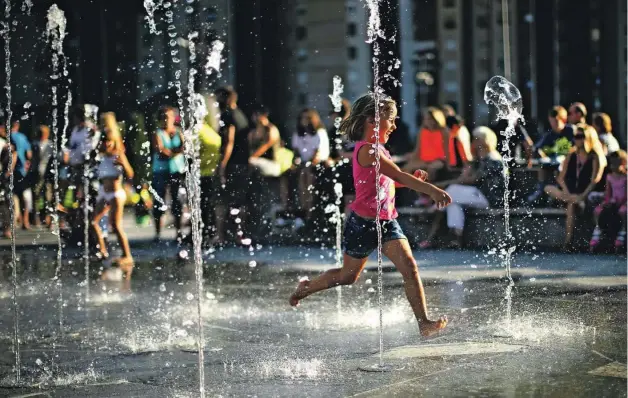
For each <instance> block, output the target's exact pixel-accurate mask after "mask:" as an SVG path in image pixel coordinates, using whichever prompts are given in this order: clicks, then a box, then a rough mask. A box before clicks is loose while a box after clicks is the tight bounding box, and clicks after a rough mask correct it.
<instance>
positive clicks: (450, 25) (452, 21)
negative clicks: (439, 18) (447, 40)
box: [445, 18, 458, 30]
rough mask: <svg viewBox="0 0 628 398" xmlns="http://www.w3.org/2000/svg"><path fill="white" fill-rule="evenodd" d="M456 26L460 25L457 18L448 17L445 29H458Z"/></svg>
mask: <svg viewBox="0 0 628 398" xmlns="http://www.w3.org/2000/svg"><path fill="white" fill-rule="evenodd" d="M456 26H458V24H457V23H456V20H455V19H453V18H447V19H446V20H445V29H449V30H454V29H456Z"/></svg>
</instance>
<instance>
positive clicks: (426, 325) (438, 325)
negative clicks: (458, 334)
mask: <svg viewBox="0 0 628 398" xmlns="http://www.w3.org/2000/svg"><path fill="white" fill-rule="evenodd" d="M446 326H447V317H446V316H441V317H440V318H439V319H438V320H437V321H430V320H425V321H421V322H419V329H420V330H421V336H423V337H429V336H432V335H433V334H435V333H438V332H440V331H441V330H443V329H445V327H446Z"/></svg>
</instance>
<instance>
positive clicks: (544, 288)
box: [0, 243, 626, 397]
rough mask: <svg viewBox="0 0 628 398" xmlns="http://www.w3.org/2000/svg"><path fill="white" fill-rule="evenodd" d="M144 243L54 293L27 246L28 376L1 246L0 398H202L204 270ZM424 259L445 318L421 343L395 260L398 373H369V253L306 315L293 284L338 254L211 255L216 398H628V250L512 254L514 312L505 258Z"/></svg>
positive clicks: (50, 268)
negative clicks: (121, 270)
mask: <svg viewBox="0 0 628 398" xmlns="http://www.w3.org/2000/svg"><path fill="white" fill-rule="evenodd" d="M135 246H136V247H135V248H134V253H135V255H136V258H137V259H139V261H138V264H137V268H136V271H135V272H134V274H133V278H132V280H131V281H130V282H128V283H125V282H102V281H98V280H97V279H98V275H97V273H98V271H99V266H98V265H97V264H91V265H90V273H91V275H90V282H89V284H86V283H85V266H84V262H83V260H82V259H81V258H80V257H78V258H74V257H73V255H76V254H77V253H76V252H72V251H70V250H68V251H67V252H66V255H64V261H63V267H62V271H61V278H60V281H61V285H59V284H58V283H57V281H55V280H53V277H54V270H55V257H56V252H55V251H54V250H50V249H49V248H44V249H42V250H37V249H35V248H31V249H27V248H21V249H19V250H18V256H19V260H20V261H19V264H20V265H19V270H20V275H19V288H18V297H17V302H18V305H19V336H20V360H21V365H20V373H21V382H20V384H18V385H16V383H15V369H14V367H15V355H14V353H13V343H12V341H13V340H12V336H13V330H14V329H13V327H14V322H13V320H14V315H13V307H12V295H11V289H12V286H11V281H10V279H9V276H10V269H9V268H8V267H7V266H6V264H8V260H9V258H8V257H7V254H8V253H9V252H8V251H6V250H4V251H3V252H2V253H4V254H5V255H4V257H3V258H2V260H3V262H2V263H3V264H5V266H4V267H3V272H2V280H1V284H0V299H1V300H2V303H1V305H0V311H1V312H0V319H2V323H1V324H0V327H1V329H0V333H1V334H0V338H1V339H0V358H1V359H0V396H9V397H26V396H32V397H39V396H41V397H87V396H89V397H92V396H93V397H146V396H150V397H157V396H159V397H195V396H199V393H198V390H199V386H198V362H197V346H196V336H197V332H196V330H197V319H198V318H197V305H196V297H197V291H196V285H195V282H194V267H193V265H192V264H190V263H189V262H187V261H186V260H184V259H181V258H180V256H179V255H177V254H176V250H174V249H173V248H174V246H168V245H167V244H166V243H161V244H159V245H152V244H147V243H142V244H139V243H136V244H135ZM415 254H416V256H417V260H418V261H419V263H420V267H421V275H422V276H423V278H424V281H425V284H426V285H427V294H428V301H429V306H430V310H431V312H432V314H433V315H440V314H446V315H447V316H448V317H449V320H450V326H449V327H448V328H447V331H446V332H445V333H442V334H441V335H439V336H437V337H434V338H431V339H422V338H420V337H419V333H418V328H417V325H416V321H415V320H414V318H413V316H412V313H411V311H410V309H409V306H408V304H407V302H406V300H405V297H404V295H403V289H402V280H401V277H400V275H399V274H398V273H397V272H395V271H394V269H393V268H392V265H391V264H390V263H388V262H386V261H385V262H384V271H385V272H384V304H383V314H384V318H383V321H384V352H383V363H384V364H385V365H388V366H389V367H390V371H388V372H380V373H374V372H365V371H363V370H360V369H361V368H368V367H369V366H372V365H374V364H377V363H378V362H379V355H378V344H379V336H378V314H379V311H378V307H377V293H376V286H377V279H376V278H377V272H376V269H375V265H376V263H375V261H371V262H370V263H369V266H368V269H367V270H366V272H365V273H364V274H363V275H362V276H361V277H360V280H359V281H358V282H357V283H356V284H355V285H353V286H351V287H344V288H342V290H341V291H339V290H336V289H332V290H329V291H327V292H324V293H321V294H318V295H315V296H312V297H310V298H308V299H306V300H304V301H303V303H302V305H301V306H300V307H299V308H298V309H296V310H295V309H293V308H291V307H289V306H288V303H287V297H288V295H289V294H290V292H291V291H292V289H293V288H294V286H295V284H296V282H297V280H298V279H299V278H300V277H302V276H306V275H308V276H313V275H315V274H316V273H318V272H320V271H321V270H323V269H326V268H329V267H331V266H333V262H334V259H333V250H330V249H321V248H320V247H271V246H261V245H258V246H255V245H254V246H253V247H252V250H251V249H239V248H231V249H224V250H218V251H211V250H209V251H205V252H204V258H205V261H206V265H205V290H204V292H203V298H204V303H203V307H202V313H203V326H204V333H205V340H204V341H205V350H204V355H205V360H204V367H205V368H204V369H205V386H206V392H207V396H212V397H214V396H223V397H226V396H234V397H241V396H258V397H267V396H268V397H270V396H272V397H295V396H307V397H319V396H325V397H346V396H364V397H377V396H399V397H408V396H428V397H431V396H434V397H442V396H445V397H448V396H555V397H575V396H582V397H591V396H600V397H601V396H606V397H615V396H626V260H625V257H618V256H588V255H557V254H528V255H523V254H522V255H519V256H516V257H515V261H514V268H513V274H514V278H515V283H516V287H515V290H514V295H513V315H512V319H511V321H510V322H508V321H507V320H506V319H505V314H506V312H505V311H506V306H505V301H504V291H505V285H506V282H505V280H504V269H503V268H502V267H501V266H500V263H499V259H498V258H497V257H496V256H495V255H494V254H490V253H482V252H471V251H427V252H416V253H415ZM87 288H89V290H88V289H87ZM60 294H61V300H62V301H60V297H59V295H60ZM87 297H88V300H86V298H87ZM60 302H63V306H62V307H61V306H60V305H59V303H60ZM60 324H62V325H63V326H62V327H60Z"/></svg>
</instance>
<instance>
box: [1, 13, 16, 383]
mask: <svg viewBox="0 0 628 398" xmlns="http://www.w3.org/2000/svg"><path fill="white" fill-rule="evenodd" d="M10 21H11V2H10V1H5V2H4V22H3V24H2V25H3V26H2V36H3V38H4V55H5V61H4V73H5V75H6V78H5V83H4V88H5V90H6V95H7V109H6V113H7V117H6V126H7V135H8V137H7V140H8V142H9V143H8V144H7V148H8V150H9V170H13V153H12V152H13V151H12V148H11V144H10V142H11V117H12V116H13V112H12V111H11V46H10V42H11V24H10ZM13 179H14V172H11V174H10V175H9V192H10V196H9V211H10V213H11V218H10V219H9V221H10V222H11V279H12V285H13V292H12V305H13V351H14V352H15V380H16V382H17V383H19V382H20V339H19V338H20V336H19V332H20V324H19V318H18V316H19V308H18V303H17V288H18V282H17V254H16V252H15V206H14V203H13V188H14V185H13Z"/></svg>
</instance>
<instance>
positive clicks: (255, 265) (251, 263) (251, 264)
mask: <svg viewBox="0 0 628 398" xmlns="http://www.w3.org/2000/svg"><path fill="white" fill-rule="evenodd" d="M249 267H251V268H255V267H257V261H254V260H253V261H249Z"/></svg>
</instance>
